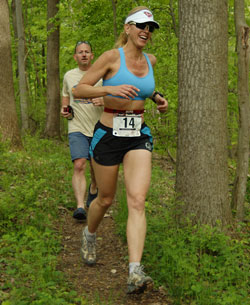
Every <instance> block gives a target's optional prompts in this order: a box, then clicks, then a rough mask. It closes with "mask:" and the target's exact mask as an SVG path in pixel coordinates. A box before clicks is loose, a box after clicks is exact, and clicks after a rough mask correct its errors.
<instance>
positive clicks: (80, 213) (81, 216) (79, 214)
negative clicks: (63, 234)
mask: <svg viewBox="0 0 250 305" xmlns="http://www.w3.org/2000/svg"><path fill="white" fill-rule="evenodd" d="M73 217H74V218H75V219H77V220H85V219H86V218H87V214H86V211H85V210H84V209H83V208H78V209H76V210H75V211H74V213H73Z"/></svg>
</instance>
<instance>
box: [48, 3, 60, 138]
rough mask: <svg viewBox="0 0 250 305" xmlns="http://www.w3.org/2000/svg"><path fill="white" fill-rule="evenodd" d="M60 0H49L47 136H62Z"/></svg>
mask: <svg viewBox="0 0 250 305" xmlns="http://www.w3.org/2000/svg"><path fill="white" fill-rule="evenodd" d="M58 7H59V0H47V20H48V25H47V31H48V37H47V108H46V113H47V116H46V118H47V119H46V128H45V135H46V136H47V137H60V113H59V111H60V78H59V23H58V20H57V19H53V21H52V18H55V17H56V15H57V13H58V10H59V8H58Z"/></svg>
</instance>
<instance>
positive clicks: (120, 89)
mask: <svg viewBox="0 0 250 305" xmlns="http://www.w3.org/2000/svg"><path fill="white" fill-rule="evenodd" d="M139 91H140V89H138V88H136V87H135V86H132V85H120V86H110V87H109V88H108V92H109V94H111V95H113V96H121V97H123V98H125V99H128V100H130V99H133V98H134V97H136V96H138V94H137V92H139Z"/></svg>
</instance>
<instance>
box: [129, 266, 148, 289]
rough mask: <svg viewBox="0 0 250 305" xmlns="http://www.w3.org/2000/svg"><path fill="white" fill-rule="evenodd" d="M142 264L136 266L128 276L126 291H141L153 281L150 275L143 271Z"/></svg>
mask: <svg viewBox="0 0 250 305" xmlns="http://www.w3.org/2000/svg"><path fill="white" fill-rule="evenodd" d="M143 268H144V266H142V265H140V266H136V267H135V270H134V271H133V272H132V273H130V275H129V277H128V290H127V293H129V294H131V293H142V292H143V291H144V290H145V289H146V288H147V286H148V285H149V284H152V283H153V280H152V279H151V277H150V276H147V275H146V274H145V273H144V272H143Z"/></svg>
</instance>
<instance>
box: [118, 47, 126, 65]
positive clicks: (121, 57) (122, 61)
mask: <svg viewBox="0 0 250 305" xmlns="http://www.w3.org/2000/svg"><path fill="white" fill-rule="evenodd" d="M118 50H119V53H120V60H121V63H120V67H123V68H125V67H126V60H125V54H124V51H123V48H119V49H118Z"/></svg>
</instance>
